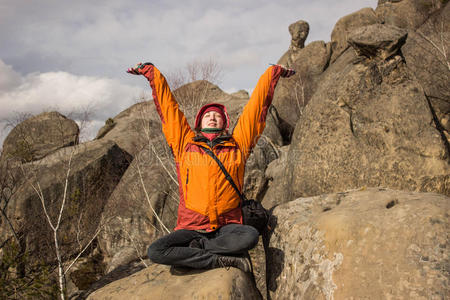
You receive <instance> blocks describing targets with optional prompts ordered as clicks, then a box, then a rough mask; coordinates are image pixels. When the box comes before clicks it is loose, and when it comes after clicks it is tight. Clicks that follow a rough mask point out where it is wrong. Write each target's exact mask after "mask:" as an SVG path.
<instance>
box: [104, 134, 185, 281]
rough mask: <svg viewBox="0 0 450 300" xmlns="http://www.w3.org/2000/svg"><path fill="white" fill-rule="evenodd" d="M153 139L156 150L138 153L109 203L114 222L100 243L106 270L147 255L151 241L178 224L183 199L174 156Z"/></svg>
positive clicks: (107, 211) (107, 212) (108, 211)
mask: <svg viewBox="0 0 450 300" xmlns="http://www.w3.org/2000/svg"><path fill="white" fill-rule="evenodd" d="M151 142H152V146H153V147H154V148H153V149H154V150H155V151H153V149H144V150H142V151H141V152H139V153H138V154H137V155H135V159H134V160H133V161H132V163H131V164H130V167H129V168H128V169H127V171H126V172H125V174H124V175H123V176H122V178H121V180H120V182H119V184H118V185H117V187H116V188H115V189H114V192H113V193H112V195H111V197H110V198H109V199H108V203H107V204H106V206H105V209H104V213H103V215H104V217H105V218H107V219H109V220H110V221H109V222H108V223H107V224H106V225H105V226H104V230H103V231H102V232H101V234H100V235H99V238H98V243H99V247H100V249H101V251H102V253H103V255H104V262H105V264H106V269H105V271H106V273H108V272H110V271H112V270H114V269H115V268H117V267H118V266H121V265H124V264H127V263H129V262H130V261H133V260H136V259H139V258H142V257H145V256H146V255H147V248H148V246H149V245H150V243H151V242H152V241H154V240H155V239H156V238H157V237H159V236H161V235H163V234H165V233H167V231H166V229H165V228H164V226H165V227H166V228H167V229H168V230H173V228H174V227H175V223H176V217H177V207H178V199H179V198H178V186H177V185H176V180H177V177H176V172H175V170H174V166H173V162H172V155H171V153H170V150H169V149H168V148H167V147H163V146H164V144H163V143H164V141H162V140H161V139H160V140H158V139H155V140H153V141H151ZM155 153H156V154H157V155H156V154H155ZM163 164H164V165H163ZM158 218H159V219H158Z"/></svg>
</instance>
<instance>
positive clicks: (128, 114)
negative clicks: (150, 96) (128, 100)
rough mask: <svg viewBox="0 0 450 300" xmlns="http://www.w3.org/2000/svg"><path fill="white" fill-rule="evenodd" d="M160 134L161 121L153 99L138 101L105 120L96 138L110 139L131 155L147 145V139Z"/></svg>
mask: <svg viewBox="0 0 450 300" xmlns="http://www.w3.org/2000/svg"><path fill="white" fill-rule="evenodd" d="M159 135H161V122H160V121H159V117H158V115H157V113H156V109H155V105H154V104H153V101H145V102H139V103H136V104H134V105H132V106H131V107H129V108H128V109H126V110H124V111H122V112H121V113H119V114H118V115H117V116H115V117H114V118H112V119H108V120H106V122H105V126H103V127H102V128H100V130H99V131H98V133H97V137H96V139H102V140H110V141H113V142H114V143H116V144H117V145H118V146H119V147H120V148H122V149H124V150H125V151H127V152H128V153H130V154H131V155H133V156H134V155H136V154H137V153H139V152H140V151H142V149H144V148H145V147H146V146H147V145H148V141H149V139H150V140H151V139H153V138H155V137H158V136H159Z"/></svg>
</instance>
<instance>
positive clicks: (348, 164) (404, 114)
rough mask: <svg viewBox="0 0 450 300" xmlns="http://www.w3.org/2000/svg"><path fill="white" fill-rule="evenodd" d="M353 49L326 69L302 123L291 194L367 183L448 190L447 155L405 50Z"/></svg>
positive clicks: (292, 154)
mask: <svg viewBox="0 0 450 300" xmlns="http://www.w3.org/2000/svg"><path fill="white" fill-rule="evenodd" d="M353 52H354V51H353V50H351V51H346V52H345V53H344V54H343V55H342V56H341V57H339V59H338V60H337V61H336V62H335V63H334V64H333V65H331V66H330V68H328V69H327V71H326V72H325V73H324V76H323V77H322V81H321V84H320V85H319V88H318V90H317V91H316V93H315V94H314V97H313V99H312V100H311V101H310V103H309V104H308V105H307V106H306V108H305V110H304V114H303V116H302V118H301V120H300V121H299V122H298V123H297V126H296V129H295V131H294V137H293V140H292V144H291V146H290V149H289V154H288V161H289V162H292V163H289V164H288V167H287V170H286V173H285V176H286V177H287V182H288V184H287V185H286V188H285V190H286V194H285V196H286V198H289V199H295V198H297V197H300V196H313V195H319V194H323V193H331V192H338V191H342V190H346V189H349V188H358V187H362V186H383V187H390V188H395V189H407V190H416V191H433V192H438V193H443V194H446V195H450V166H449V164H448V159H449V158H448V157H447V153H446V148H445V145H444V143H443V140H442V139H441V136H440V133H439V131H438V130H436V128H435V127H434V126H433V120H432V115H431V113H430V110H429V107H428V104H427V100H426V98H425V96H424V93H423V90H422V88H421V86H420V85H419V84H418V82H417V81H416V80H414V79H413V78H411V77H410V75H409V73H408V70H407V68H406V65H405V63H404V62H403V61H402V59H401V57H400V56H395V57H393V58H392V59H389V60H388V61H377V60H370V59H366V60H362V61H361V58H360V57H359V58H358V57H355V55H354V54H353ZM355 59H358V60H359V63H357V62H356V61H355ZM294 162H295V163H294Z"/></svg>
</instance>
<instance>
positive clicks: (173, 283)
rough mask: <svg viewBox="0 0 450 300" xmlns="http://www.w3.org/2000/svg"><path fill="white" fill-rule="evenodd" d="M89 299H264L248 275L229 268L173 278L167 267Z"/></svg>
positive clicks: (143, 273)
mask: <svg viewBox="0 0 450 300" xmlns="http://www.w3.org/2000/svg"><path fill="white" fill-rule="evenodd" d="M87 299H89V300H100V299H109V300H113V299H152V300H158V299H186V300H188V299H189V300H190V299H211V300H212V299H223V300H226V299H228V300H234V299H242V300H244V299H245V300H247V299H261V296H260V294H259V292H258V291H257V290H256V288H255V287H254V285H253V283H252V281H251V278H250V276H249V275H248V274H244V273H243V272H242V271H241V270H238V269H235V268H230V269H229V270H227V269H223V268H221V269H213V270H208V271H205V270H198V271H195V270H193V271H189V272H187V273H186V274H183V275H181V276H177V275H171V274H170V271H169V267H168V266H162V265H152V266H150V267H148V268H146V269H144V270H142V271H140V272H138V273H135V274H133V275H131V276H129V277H126V278H124V279H121V280H118V281H115V282H112V283H111V284H109V285H107V286H105V287H103V288H101V289H99V290H97V291H95V292H94V293H92V294H91V295H90V296H89V297H88V298H87Z"/></svg>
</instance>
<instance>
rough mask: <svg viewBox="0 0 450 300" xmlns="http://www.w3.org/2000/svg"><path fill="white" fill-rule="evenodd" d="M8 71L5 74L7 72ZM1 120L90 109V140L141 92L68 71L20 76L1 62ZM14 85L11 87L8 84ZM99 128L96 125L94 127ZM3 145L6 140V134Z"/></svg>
mask: <svg viewBox="0 0 450 300" xmlns="http://www.w3.org/2000/svg"><path fill="white" fill-rule="evenodd" d="M5 70H6V71H5ZM0 78H1V81H0V83H3V82H6V83H8V84H1V86H2V89H0V106H1V107H2V110H1V112H0V120H5V119H8V118H11V117H13V116H14V115H15V114H17V113H19V114H20V113H31V114H38V113H41V112H42V111H49V110H57V111H59V112H61V113H63V114H70V113H74V112H81V111H83V110H86V109H87V110H90V111H91V113H92V116H93V121H94V123H93V124H90V126H89V127H88V129H90V132H89V133H88V135H89V137H92V136H93V135H95V133H96V130H98V128H99V127H100V126H101V125H102V124H103V123H104V121H105V120H106V119H107V118H108V117H114V116H115V115H116V114H117V113H118V112H120V111H122V110H124V109H126V108H127V107H129V106H131V105H132V104H133V103H134V102H135V100H136V99H137V98H138V97H139V94H140V93H141V91H142V89H141V88H139V87H136V86H130V85H126V84H123V83H121V82H120V81H118V80H116V79H110V78H101V77H94V76H76V75H73V74H70V73H67V72H47V73H31V74H28V75H26V76H24V77H20V76H19V75H18V73H17V72H15V71H14V70H12V68H11V67H10V66H7V65H5V64H4V63H3V62H2V61H1V60H0ZM9 82H12V84H9ZM93 125H96V126H93ZM0 134H3V136H2V137H0V138H1V142H2V141H3V139H4V138H5V137H6V136H5V135H6V131H3V132H2V133H0Z"/></svg>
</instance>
